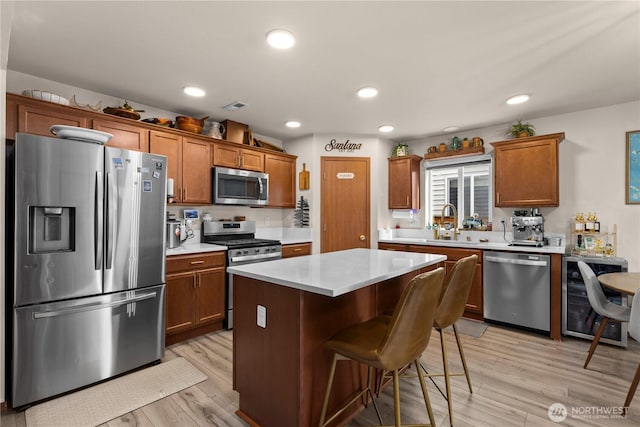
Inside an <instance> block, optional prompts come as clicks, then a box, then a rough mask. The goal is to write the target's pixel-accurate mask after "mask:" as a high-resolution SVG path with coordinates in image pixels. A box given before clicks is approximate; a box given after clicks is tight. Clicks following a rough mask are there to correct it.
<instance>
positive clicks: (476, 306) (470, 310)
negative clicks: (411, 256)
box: [378, 243, 483, 320]
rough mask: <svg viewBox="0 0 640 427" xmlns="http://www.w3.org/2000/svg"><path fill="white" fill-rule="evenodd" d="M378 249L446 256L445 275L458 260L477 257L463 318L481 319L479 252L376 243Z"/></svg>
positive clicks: (480, 261)
mask: <svg viewBox="0 0 640 427" xmlns="http://www.w3.org/2000/svg"><path fill="white" fill-rule="evenodd" d="M378 249H384V250H391V251H409V252H419V253H429V254H440V255H446V256H447V260H446V261H445V263H444V264H445V270H446V272H447V273H449V271H450V270H451V268H453V265H454V264H455V263H456V261H458V260H459V259H460V258H464V257H467V256H470V255H474V254H475V255H477V256H478V264H477V265H476V271H475V272H474V275H473V284H472V285H471V290H470V291H469V297H468V298H467V304H466V308H465V311H464V316H465V317H470V318H473V319H480V320H481V319H482V318H483V310H482V304H483V301H482V251H481V250H474V249H461V248H451V247H443V246H423V245H406V244H402V243H378Z"/></svg>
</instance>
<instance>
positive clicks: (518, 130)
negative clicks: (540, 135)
mask: <svg viewBox="0 0 640 427" xmlns="http://www.w3.org/2000/svg"><path fill="white" fill-rule="evenodd" d="M507 133H508V134H510V135H511V136H512V137H514V138H524V137H527V136H533V135H535V133H536V132H535V127H534V126H533V125H532V124H531V123H522V120H518V121H517V122H515V123H514V124H512V125H511V127H510V128H509V132H507Z"/></svg>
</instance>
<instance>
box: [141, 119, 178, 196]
mask: <svg viewBox="0 0 640 427" xmlns="http://www.w3.org/2000/svg"><path fill="white" fill-rule="evenodd" d="M149 152H150V153H154V154H162V155H163V156H167V179H169V178H171V179H173V192H174V193H175V194H168V196H173V200H174V203H181V202H182V136H180V135H176V134H173V133H169V132H159V131H156V130H152V131H149Z"/></svg>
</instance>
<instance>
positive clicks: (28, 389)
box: [11, 285, 165, 407]
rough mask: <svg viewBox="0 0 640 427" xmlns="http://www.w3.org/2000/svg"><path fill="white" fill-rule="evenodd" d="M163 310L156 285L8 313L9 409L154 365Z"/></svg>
mask: <svg viewBox="0 0 640 427" xmlns="http://www.w3.org/2000/svg"><path fill="white" fill-rule="evenodd" d="M164 307H165V285H159V286H153V287H148V288H143V289H137V290H135V291H127V292H119V293H115V294H109V295H103V296H98V297H89V298H81V299H76V300H72V301H62V302H57V303H51V304H40V305H34V306H28V307H21V308H16V309H14V312H13V349H12V360H11V366H12V379H11V385H12V387H11V391H12V396H11V398H12V405H13V407H20V406H24V405H26V404H29V403H32V402H35V401H38V400H41V399H45V398H48V397H51V396H54V395H57V394H60V393H64V392H67V391H70V390H73V389H76V388H79V387H83V386H86V385H89V384H92V383H94V382H97V381H100V380H104V379H107V378H109V377H112V376H114V375H118V374H121V373H123V372H126V371H129V370H131V369H135V368H137V367H140V366H142V365H145V364H147V363H150V362H153V361H155V360H158V359H160V358H161V357H162V356H163V355H164V328H165V326H164V322H165V319H164Z"/></svg>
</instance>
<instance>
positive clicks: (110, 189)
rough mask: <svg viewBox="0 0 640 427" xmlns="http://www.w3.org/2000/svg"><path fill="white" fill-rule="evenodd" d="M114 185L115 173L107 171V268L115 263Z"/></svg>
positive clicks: (109, 268)
mask: <svg viewBox="0 0 640 427" xmlns="http://www.w3.org/2000/svg"><path fill="white" fill-rule="evenodd" d="M114 186H115V184H114V182H113V174H112V173H111V172H107V209H106V212H107V238H106V239H105V240H106V243H107V245H106V246H107V248H106V251H107V265H106V266H105V269H107V270H111V266H112V263H113V250H114V245H113V242H114V240H115V238H114V236H113V232H114V222H115V218H116V200H115V197H116V194H115V193H116V192H115V190H114Z"/></svg>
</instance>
